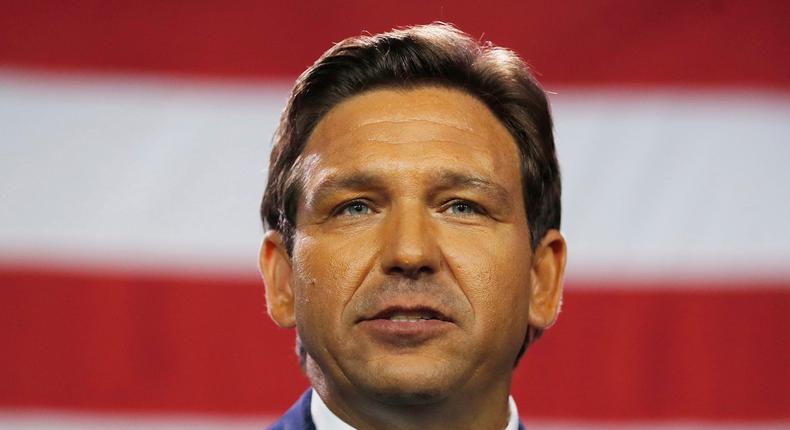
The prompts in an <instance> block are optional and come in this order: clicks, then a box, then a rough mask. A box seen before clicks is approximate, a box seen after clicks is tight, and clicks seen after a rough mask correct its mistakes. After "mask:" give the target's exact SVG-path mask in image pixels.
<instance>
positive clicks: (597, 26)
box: [0, 0, 790, 88]
mask: <svg viewBox="0 0 790 430" xmlns="http://www.w3.org/2000/svg"><path fill="white" fill-rule="evenodd" d="M512 3H513V4H510V5H508V6H500V7H492V6H490V7H481V5H480V3H479V2H476V1H471V0H466V1H459V2H449V3H448V2H444V1H426V0H404V1H399V2H395V3H391V4H389V5H385V4H382V3H381V2H370V1H326V2H310V4H309V5H308V4H303V3H301V2H261V1H257V0H241V1H234V2H230V3H227V2H161V1H144V0H143V1H140V0H120V1H112V2H103V1H95V0H78V1H72V2H61V1H55V0H41V1H35V2H30V1H23V0H11V1H5V2H3V13H2V14H0V65H3V64H5V65H13V66H21V67H34V68H44V69H55V70H99V71H121V72H155V73H174V74H189V75H199V76H224V77H239V78H261V77H263V78H268V77H273V76H285V77H289V78H292V77H294V76H295V75H296V74H297V73H299V72H300V71H301V70H303V69H304V68H305V67H306V66H307V65H308V64H310V63H311V62H312V61H313V60H314V59H315V58H316V57H317V56H318V55H319V54H320V53H321V52H322V51H323V50H324V49H326V48H327V47H329V46H330V44H331V43H332V42H336V41H339V40H340V39H342V38H344V37H347V36H350V35H354V34H359V33H360V32H362V31H363V30H367V31H370V32H379V31H382V30H387V29H389V28H392V27H393V26H399V25H407V24H415V23H425V22H430V21H433V20H443V21H449V22H453V23H456V24H458V25H459V26H460V27H461V28H462V29H464V30H466V31H468V32H469V33H471V34H473V35H475V36H480V35H483V34H485V38H486V39H489V40H492V41H494V42H495V43H497V44H501V45H503V46H508V47H511V48H513V49H515V50H516V51H517V52H519V53H520V54H522V55H523V56H524V57H525V58H527V59H528V60H529V62H530V63H531V64H532V65H533V66H535V68H536V69H537V70H538V71H539V72H540V73H541V74H542V77H543V79H544V80H546V81H548V82H551V83H582V84H608V85H611V84H615V85H621V84H648V85H652V84H691V85H761V86H769V87H783V88H787V87H790V26H788V25H787V20H788V17H790V3H788V2H786V1H782V0H767V1H755V2H722V1H705V2H647V1H644V2H634V1H630V0H611V1H599V2H512Z"/></svg>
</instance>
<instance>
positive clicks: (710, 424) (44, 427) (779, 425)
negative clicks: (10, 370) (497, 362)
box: [0, 410, 790, 430]
mask: <svg viewBox="0 0 790 430" xmlns="http://www.w3.org/2000/svg"><path fill="white" fill-rule="evenodd" d="M276 418H277V417H272V416H260V417H256V416H253V417H223V416H214V415H180V414H172V415H166V414H162V415H150V414H117V413H115V414H90V413H77V412H54V411H46V410H42V411H3V412H0V430H4V429H8V430H11V429H13V430H92V429H106V430H137V429H140V430H142V429H146V430H178V429H184V430H223V429H231V430H253V429H255V430H261V429H264V428H266V426H268V425H269V424H271V423H272V422H274V420H275V419H276ZM522 421H523V422H524V424H525V426H526V427H527V428H528V429H530V430H603V429H617V430H620V429H622V430H625V429H636V430H692V429H723V430H746V429H756V430H778V429H786V428H788V426H790V421H772V422H760V421H740V422H717V421H651V422H642V421H630V422H595V421H592V422H586V421H573V422H566V421H535V420H529V419H522Z"/></svg>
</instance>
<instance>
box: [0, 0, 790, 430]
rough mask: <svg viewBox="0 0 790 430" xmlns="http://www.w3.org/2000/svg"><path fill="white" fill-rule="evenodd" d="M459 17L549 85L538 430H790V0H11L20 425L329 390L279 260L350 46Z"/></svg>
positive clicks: (1, 75)
mask: <svg viewBox="0 0 790 430" xmlns="http://www.w3.org/2000/svg"><path fill="white" fill-rule="evenodd" d="M435 20H441V21H446V22H452V23H454V24H456V25H457V26H459V27H460V28H461V29H462V30H464V31H466V32H468V33H470V34H472V35H473V36H475V37H481V38H482V39H485V40H491V41H492V42H494V43H495V44H497V45H501V46H506V47H509V48H512V49H514V50H515V51H516V52H518V53H519V54H520V55H521V56H522V57H523V58H525V59H526V60H527V62H528V63H529V64H530V65H531V66H532V67H533V69H534V70H535V72H536V73H537V75H538V77H539V79H540V80H541V82H542V83H543V84H544V87H545V88H546V90H547V91H549V92H550V94H551V95H550V98H551V101H552V107H553V112H554V115H555V128H556V139H557V148H558V153H559V159H560V165H561V168H562V171H563V181H564V182H563V185H564V194H563V206H564V208H563V231H564V233H565V234H566V237H567V238H568V243H569V263H568V271H567V278H566V279H567V281H566V284H565V287H566V288H565V304H564V307H563V312H562V314H561V315H560V318H559V320H558V323H557V324H556V325H555V326H554V327H553V328H551V329H550V330H549V331H548V332H547V333H546V335H545V336H544V338H543V339H541V340H540V341H539V342H538V343H537V344H535V345H534V347H533V348H532V349H531V350H530V351H529V352H528V353H527V355H526V357H525V359H524V360H523V361H522V362H521V364H520V365H519V369H518V371H517V375H516V379H515V381H514V386H513V396H514V398H515V399H516V401H517V402H518V405H519V411H520V413H521V414H522V418H523V419H524V421H525V423H526V424H527V427H528V428H535V429H560V428H613V427H615V428H618V427H619V428H645V429H647V428H650V429H652V428H708V427H711V428H713V427H715V428H771V429H773V428H787V427H790V190H789V189H790V3H788V2H785V1H756V2H745V1H741V2H738V1H726V0H706V1H689V2H673V1H665V2H650V1H626V0H612V1H594V2H566V1H556V2H503V3H501V4H496V3H495V2H482V3H481V2H472V1H454V2H449V1H447V2H435V1H427V0H421V1H415V0H402V1H400V2H392V3H380V2H373V1H351V0H348V1H339V0H334V1H325V2H266V1H251V0H241V1H228V2H219V1H192V2H177V1H145V0H117V1H92V0H74V1H68V2H63V1H52V0H39V1H17V0H5V1H0V178H1V180H0V348H2V349H1V350H0V428H9V429H12V428H13V429H17V428H19V429H33V428H41V429H55V428H66V429H85V428H87V429H94V428H95V429H99V428H102V429H106V428H110V429H127V428H159V429H172V428H190V429H204V428H205V429H220V428H244V429H247V428H249V429H254V428H258V429H260V428H264V426H265V425H266V423H268V422H270V421H271V420H272V419H273V418H274V417H276V416H277V415H279V414H280V413H282V412H283V411H284V410H285V409H287V408H288V406H289V405H290V404H291V403H292V402H293V401H295V400H296V398H297V397H298V396H299V394H300V393H301V392H302V391H303V390H304V389H305V388H306V387H307V386H308V383H307V380H306V379H305V378H304V377H303V376H302V375H301V373H300V371H299V368H298V365H297V360H296V357H295V354H294V352H293V332H290V331H285V330H280V329H278V328H276V327H275V326H274V324H273V323H272V322H271V321H269V319H268V317H267V316H266V314H265V303H264V300H263V290H262V284H261V282H260V279H259V276H258V274H257V269H256V260H257V251H258V250H257V247H258V244H259V241H260V238H261V236H262V227H261V226H260V222H259V219H258V216H257V206H258V204H259V200H260V196H261V193H262V191H263V188H264V185H265V180H266V170H267V160H268V154H269V150H270V141H271V136H272V133H273V131H274V128H275V127H276V123H277V120H278V117H279V114H280V112H281V110H282V108H283V107H284V103H285V99H286V96H287V91H288V90H289V86H290V85H291V84H292V82H293V80H294V78H295V77H296V76H297V75H298V74H299V73H300V72H301V71H302V70H303V69H304V68H306V67H307V66H308V65H309V64H311V63H312V61H314V60H315V59H316V58H317V57H318V56H319V55H320V54H321V53H322V52H323V51H324V50H325V49H327V48H329V47H330V46H331V44H332V43H333V42H337V41H340V40H341V39H343V38H345V37H347V36H351V35H356V34H360V33H362V32H365V31H367V32H370V33H376V32H380V31H385V30H389V29H391V28H393V27H396V26H402V25H408V24H417V23H426V22H431V21H435Z"/></svg>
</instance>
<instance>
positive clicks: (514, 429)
mask: <svg viewBox="0 0 790 430" xmlns="http://www.w3.org/2000/svg"><path fill="white" fill-rule="evenodd" d="M507 403H508V410H509V412H510V417H509V418H508V420H507V426H506V427H505V428H504V430H518V408H516V402H515V401H514V400H513V396H508V400H507ZM310 415H312V416H313V423H314V424H315V429H316V430H355V429H354V427H351V426H350V425H348V424H347V423H346V422H345V421H343V420H341V419H340V418H338V416H337V415H335V414H334V413H333V412H332V411H330V410H329V408H328V407H327V406H326V403H324V401H323V400H322V399H321V396H319V395H318V393H316V392H315V390H313V392H312V394H311V398H310Z"/></svg>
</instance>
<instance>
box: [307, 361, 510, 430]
mask: <svg viewBox="0 0 790 430" xmlns="http://www.w3.org/2000/svg"><path fill="white" fill-rule="evenodd" d="M307 374H308V377H309V379H310V381H311V383H312V386H313V389H314V390H315V391H316V392H317V393H318V395H319V396H321V399H322V400H323V401H324V403H325V404H326V406H327V407H328V408H329V409H330V410H331V411H332V412H333V413H334V414H335V415H337V416H338V417H339V418H340V419H342V420H343V421H345V422H346V423H348V424H349V425H351V426H352V427H354V428H356V429H359V430H369V429H370V430H374V429H375V430H378V429H381V430H390V429H399V430H412V429H414V430H416V429H425V430H433V429H447V428H453V429H483V430H489V429H490V430H502V429H504V428H505V426H506V425H507V422H508V418H509V407H508V396H509V393H510V377H509V376H510V375H508V377H507V378H503V379H504V380H503V381H499V383H492V384H488V386H483V387H480V386H477V385H475V386H474V387H471V386H470V387H468V388H467V387H462V388H460V389H458V390H454V392H453V393H450V394H449V395H447V396H445V397H442V398H439V399H435V398H434V399H431V400H430V401H412V402H403V401H391V400H390V399H387V398H381V397H380V396H376V395H375V394H374V395H366V394H365V393H363V392H360V390H356V389H353V388H345V387H341V386H340V385H339V384H332V383H331V382H330V381H329V380H328V379H327V378H325V377H324V375H323V373H322V372H321V371H320V369H319V368H318V366H317V365H316V364H315V362H313V361H312V359H309V358H308V363H307ZM468 385H469V384H468Z"/></svg>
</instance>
